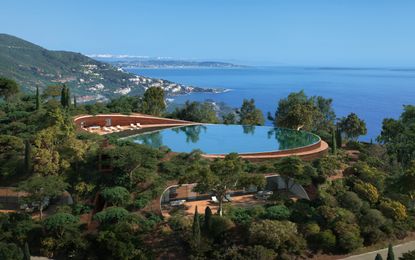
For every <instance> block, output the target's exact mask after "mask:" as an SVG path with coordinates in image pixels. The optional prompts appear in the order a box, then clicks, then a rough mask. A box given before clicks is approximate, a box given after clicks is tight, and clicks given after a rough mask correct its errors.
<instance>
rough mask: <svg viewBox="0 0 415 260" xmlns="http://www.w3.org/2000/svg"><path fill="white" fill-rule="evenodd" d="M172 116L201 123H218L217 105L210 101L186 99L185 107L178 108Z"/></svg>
mask: <svg viewBox="0 0 415 260" xmlns="http://www.w3.org/2000/svg"><path fill="white" fill-rule="evenodd" d="M170 117H172V118H177V119H180V120H187V121H192V122H199V123H218V118H217V116H216V111H215V107H214V105H213V104H212V103H209V102H202V103H201V102H196V101H194V102H190V101H186V103H185V104H184V107H182V108H176V110H175V111H174V112H173V113H172V114H171V115H170Z"/></svg>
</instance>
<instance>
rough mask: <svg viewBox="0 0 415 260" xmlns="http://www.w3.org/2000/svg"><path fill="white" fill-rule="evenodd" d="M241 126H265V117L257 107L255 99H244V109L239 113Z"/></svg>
mask: <svg viewBox="0 0 415 260" xmlns="http://www.w3.org/2000/svg"><path fill="white" fill-rule="evenodd" d="M239 117H240V120H239V124H241V125H263V124H264V116H263V114H262V112H261V110H259V109H257V108H256V106H255V100H254V99H250V100H247V99H244V101H243V103H242V107H241V109H240V111H239Z"/></svg>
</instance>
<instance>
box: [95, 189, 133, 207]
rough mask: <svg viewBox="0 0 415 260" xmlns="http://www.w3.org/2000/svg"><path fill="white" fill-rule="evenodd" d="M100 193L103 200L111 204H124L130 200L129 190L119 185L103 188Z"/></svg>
mask: <svg viewBox="0 0 415 260" xmlns="http://www.w3.org/2000/svg"><path fill="white" fill-rule="evenodd" d="M101 195H102V197H103V198H104V199H105V201H107V202H108V203H109V204H110V205H113V206H125V205H127V204H128V203H129V201H130V192H129V191H128V190H127V189H126V188H124V187H120V186H116V187H111V188H105V189H104V190H103V191H102V192H101Z"/></svg>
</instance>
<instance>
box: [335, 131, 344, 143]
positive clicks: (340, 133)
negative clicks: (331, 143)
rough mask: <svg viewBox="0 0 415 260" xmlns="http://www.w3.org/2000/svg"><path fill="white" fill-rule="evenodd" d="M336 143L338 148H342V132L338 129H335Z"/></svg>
mask: <svg viewBox="0 0 415 260" xmlns="http://www.w3.org/2000/svg"><path fill="white" fill-rule="evenodd" d="M336 142H337V145H338V146H339V147H342V145H343V140H342V131H341V130H340V129H339V127H337V130H336Z"/></svg>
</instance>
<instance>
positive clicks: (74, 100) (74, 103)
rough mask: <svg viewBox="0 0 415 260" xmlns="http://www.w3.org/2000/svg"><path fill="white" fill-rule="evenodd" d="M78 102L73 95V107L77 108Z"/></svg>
mask: <svg viewBox="0 0 415 260" xmlns="http://www.w3.org/2000/svg"><path fill="white" fill-rule="evenodd" d="M77 106H78V104H77V103H76V96H75V95H74V96H73V107H74V108H77Z"/></svg>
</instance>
